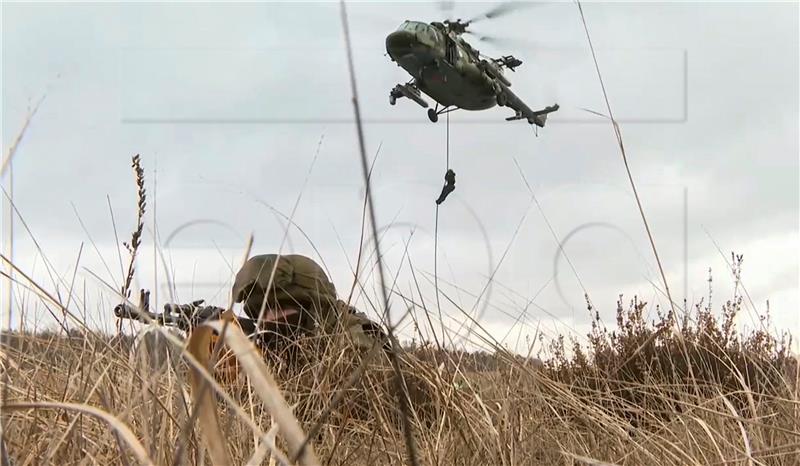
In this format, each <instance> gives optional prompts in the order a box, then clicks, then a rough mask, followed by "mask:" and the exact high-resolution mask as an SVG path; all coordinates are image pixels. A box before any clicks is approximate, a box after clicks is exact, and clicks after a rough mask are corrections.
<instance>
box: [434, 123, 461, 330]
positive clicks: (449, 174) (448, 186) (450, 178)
mask: <svg viewBox="0 0 800 466" xmlns="http://www.w3.org/2000/svg"><path fill="white" fill-rule="evenodd" d="M446 115H447V124H446V125H445V127H446V130H445V161H446V166H447V171H446V172H445V175H444V180H445V185H444V187H442V192H441V194H439V198H438V199H436V220H435V224H434V230H433V286H434V288H436V310H437V312H438V313H439V325H440V327H441V331H442V341H444V340H445V325H444V319H443V318H442V305H441V303H440V302H439V206H440V205H441V204H442V202H444V200H445V199H446V198H447V196H448V195H449V194H450V193H451V192H453V191H454V190H455V189H456V173H455V172H454V171H453V170H451V169H450V113H449V112H448V113H447V114H446Z"/></svg>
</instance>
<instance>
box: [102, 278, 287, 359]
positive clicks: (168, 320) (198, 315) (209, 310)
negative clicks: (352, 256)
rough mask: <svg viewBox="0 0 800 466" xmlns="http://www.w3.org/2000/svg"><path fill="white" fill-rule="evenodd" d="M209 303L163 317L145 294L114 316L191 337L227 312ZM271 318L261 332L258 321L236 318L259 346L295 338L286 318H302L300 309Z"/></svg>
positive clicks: (169, 310) (173, 308)
mask: <svg viewBox="0 0 800 466" xmlns="http://www.w3.org/2000/svg"><path fill="white" fill-rule="evenodd" d="M204 302H205V300H203V299H198V300H195V301H192V302H191V303H189V304H172V303H167V304H165V305H164V312H163V313H160V314H159V313H155V312H151V311H150V292H149V291H147V290H141V291H140V293H139V306H133V305H131V304H129V303H127V302H126V303H122V304H118V305H117V306H115V307H114V315H115V316H117V317H119V318H121V319H131V320H136V321H139V322H144V323H151V322H154V323H157V324H159V325H163V326H165V327H173V328H177V329H178V330H181V331H183V332H185V333H187V334H188V333H190V332H191V331H192V330H193V329H194V328H196V327H197V326H199V325H202V324H203V323H204V322H206V321H209V320H214V319H217V318H219V316H220V315H221V314H222V313H223V312H225V309H223V308H221V307H218V306H204V305H203V303H204ZM267 314H268V318H267V319H265V320H264V321H263V323H262V325H261V330H260V331H258V329H257V327H256V321H255V320H253V319H249V318H246V317H238V316H237V317H236V320H237V322H238V324H239V327H240V328H241V329H242V331H243V332H244V334H245V335H247V336H248V337H249V338H250V339H251V340H254V342H255V343H256V344H258V345H259V346H261V345H264V346H271V345H274V344H276V343H278V340H280V339H281V337H289V336H294V335H293V334H294V333H295V332H296V330H297V329H296V325H294V324H293V323H292V322H290V321H288V320H287V319H286V318H287V317H291V316H296V315H298V314H299V312H298V310H296V309H286V310H283V311H281V312H278V313H275V312H272V313H267Z"/></svg>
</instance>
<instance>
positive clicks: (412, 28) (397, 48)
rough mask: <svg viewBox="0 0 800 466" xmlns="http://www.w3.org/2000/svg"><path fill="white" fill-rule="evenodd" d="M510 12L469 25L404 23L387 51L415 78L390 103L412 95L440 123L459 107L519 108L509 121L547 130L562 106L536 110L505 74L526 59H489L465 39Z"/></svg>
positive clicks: (389, 40)
mask: <svg viewBox="0 0 800 466" xmlns="http://www.w3.org/2000/svg"><path fill="white" fill-rule="evenodd" d="M505 11H508V9H507V8H505V7H503V6H502V5H501V7H496V8H494V9H492V10H490V11H488V12H486V13H484V14H483V15H480V16H478V17H476V18H473V19H470V20H468V21H465V22H462V21H461V19H456V20H455V21H451V20H449V19H447V20H444V21H442V22H431V23H425V22H421V21H409V20H406V21H404V22H403V23H402V24H401V25H400V27H399V28H398V29H397V30H395V31H394V32H392V33H390V34H389V35H388V36H387V37H386V51H387V53H388V55H389V57H390V58H391V60H392V61H393V62H395V63H397V65H398V66H400V67H401V68H403V69H404V70H405V71H406V72H408V74H410V75H411V77H412V79H411V80H410V81H408V82H407V83H405V84H398V85H396V86H395V87H394V88H393V89H392V90H391V91H390V92H389V104H391V105H395V104H396V102H397V99H399V98H401V97H406V98H408V99H409V100H411V101H413V102H416V103H417V104H419V105H420V106H421V107H423V108H427V109H428V118H429V119H430V121H431V122H433V123H436V122H437V121H438V120H439V115H442V114H445V113H449V112H452V111H455V110H458V109H463V110H472V111H479V110H487V109H490V108H492V107H494V106H495V105H498V106H500V107H509V108H511V109H512V110H514V115H512V116H510V117H507V118H506V121H514V120H527V122H528V123H529V124H531V125H534V124H535V125H536V126H538V127H540V128H543V127H544V124H545V121H546V120H547V115H549V114H550V113H552V112H555V111H557V110H558V108H559V106H558V104H554V105H551V106H548V107H545V108H544V109H542V110H538V111H534V110H531V108H530V107H528V105H527V104H526V103H525V102H524V101H523V100H522V99H521V98H519V97H518V96H517V95H516V94H514V93H513V92H512V91H511V89H509V88H510V87H511V81H509V80H508V78H507V77H506V76H505V75H504V70H505V69H509V70H511V71H512V72H513V71H516V68H517V67H519V66H520V65H522V61H521V60H519V59H518V58H516V57H514V56H513V55H504V56H501V57H500V58H492V57H488V56H486V55H483V54H481V53H480V52H479V51H478V50H476V49H475V48H473V47H472V46H471V45H470V44H469V43H468V42H467V41H466V40H465V39H464V38H463V37H462V36H463V35H464V34H470V33H471V31H469V30H468V29H467V28H468V27H469V26H470V24H472V23H473V22H475V21H477V20H480V19H483V18H493V17H495V16H498V15H499V14H501V13H504V12H505ZM483 39H486V38H481V40H483ZM422 93H425V94H426V95H428V96H429V97H430V98H432V99H433V100H434V101H435V103H436V105H435V107H434V108H429V107H430V106H429V104H428V102H427V101H426V100H425V99H424V98H423V96H422ZM440 107H441V108H440Z"/></svg>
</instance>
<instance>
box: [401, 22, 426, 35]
mask: <svg viewBox="0 0 800 466" xmlns="http://www.w3.org/2000/svg"><path fill="white" fill-rule="evenodd" d="M427 29H428V25H427V24H425V23H422V22H419V21H405V22H403V24H401V25H400V27H399V28H397V30H398V31H409V32H423V31H426V30H427Z"/></svg>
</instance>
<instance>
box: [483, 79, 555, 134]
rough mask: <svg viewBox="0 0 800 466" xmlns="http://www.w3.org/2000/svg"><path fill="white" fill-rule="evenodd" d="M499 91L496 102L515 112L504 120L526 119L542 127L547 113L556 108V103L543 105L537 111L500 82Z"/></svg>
mask: <svg viewBox="0 0 800 466" xmlns="http://www.w3.org/2000/svg"><path fill="white" fill-rule="evenodd" d="M500 87H501V91H500V94H499V95H498V99H497V100H498V104H499V105H500V106H502V107H510V108H511V109H513V110H514V112H515V114H514V115H513V116H510V117H508V118H506V121H515V120H523V119H524V120H528V123H530V124H532V125H534V124H535V125H536V126H538V127H540V128H544V124H545V122H546V121H547V115H548V114H550V113H553V112H555V111H557V110H558V108H559V107H558V104H554V105H551V106H549V107H545V108H544V109H542V110H539V111H533V110H531V108H530V107H528V105H527V104H525V102H523V101H522V99H520V98H519V97H517V95H516V94H514V93H513V92H512V91H511V89H509V88H508V86H505V85H503V84H500Z"/></svg>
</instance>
